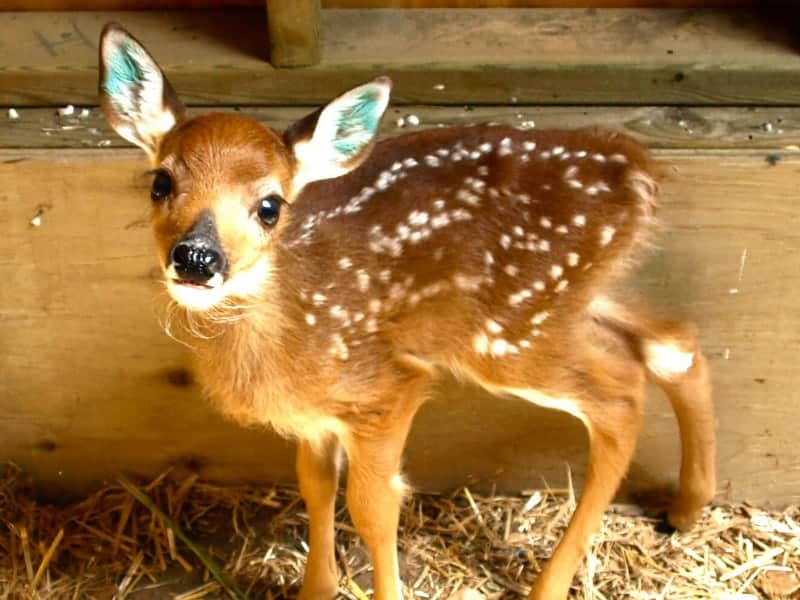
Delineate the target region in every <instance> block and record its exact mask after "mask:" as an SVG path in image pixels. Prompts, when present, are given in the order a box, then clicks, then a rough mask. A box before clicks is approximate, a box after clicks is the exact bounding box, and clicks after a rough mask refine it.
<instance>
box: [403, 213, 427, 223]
mask: <svg viewBox="0 0 800 600" xmlns="http://www.w3.org/2000/svg"><path fill="white" fill-rule="evenodd" d="M427 222H428V213H426V212H422V211H419V210H412V211H411V212H410V213H409V215H408V223H409V224H410V225H416V226H422V225H425V223H427Z"/></svg>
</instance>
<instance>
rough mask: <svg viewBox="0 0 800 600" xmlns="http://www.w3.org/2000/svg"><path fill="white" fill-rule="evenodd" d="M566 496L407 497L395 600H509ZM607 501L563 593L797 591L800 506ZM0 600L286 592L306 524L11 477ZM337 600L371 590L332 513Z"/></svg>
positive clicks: (742, 599)
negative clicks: (692, 512)
mask: <svg viewBox="0 0 800 600" xmlns="http://www.w3.org/2000/svg"><path fill="white" fill-rule="evenodd" d="M574 503H575V493H574V491H573V490H572V489H565V490H552V489H551V490H539V491H530V492H526V493H524V494H521V495H519V496H499V495H490V496H486V497H481V496H478V495H476V494H473V493H471V492H470V491H469V490H468V489H466V488H461V489H459V490H457V491H455V492H453V493H452V494H450V495H414V496H412V497H411V498H410V499H409V500H408V501H407V502H406V504H405V510H404V512H403V516H402V523H401V535H400V552H401V571H402V573H403V580H404V583H405V585H406V595H407V597H415V598H430V599H434V598H450V597H453V596H455V597H458V598H462V599H466V598H470V599H472V598H477V599H479V598H484V597H486V598H516V597H519V596H520V595H522V594H524V593H525V592H526V590H527V589H528V587H529V585H530V583H531V581H532V580H533V579H534V578H535V576H536V573H537V572H538V571H539V569H540V568H541V565H542V563H543V561H544V560H546V558H547V556H548V555H549V554H550V552H551V551H552V548H553V545H554V543H555V542H556V541H557V539H558V538H559V536H560V534H561V531H562V530H563V527H564V525H565V523H566V521H567V520H568V518H569V516H570V514H571V512H572V510H573V508H574ZM657 525H658V519H657V518H650V517H647V516H645V515H644V514H643V512H642V511H641V510H640V509H638V508H637V507H635V506H631V505H615V506H613V507H612V510H611V511H610V512H609V513H608V514H607V516H606V518H605V521H604V525H603V530H602V532H601V533H600V534H599V535H598V536H596V538H595V540H594V542H593V544H592V548H591V552H590V555H589V557H588V560H587V561H586V563H585V566H584V567H583V568H582V570H581V571H580V572H579V574H578V576H577V577H576V579H575V584H574V586H573V597H575V598H582V599H588V598H597V599H609V600H611V599H623V598H635V599H642V600H644V599H657V598H658V599H662V598H666V599H681V598H715V599H726V600H749V599H756V598H798V597H800V508H799V507H792V508H788V509H786V510H784V511H781V512H776V511H772V512H768V511H764V510H760V509H758V508H757V507H754V506H749V505H746V504H716V505H714V506H712V507H710V508H709V509H708V510H707V511H706V512H705V514H704V516H703V518H702V520H701V522H700V523H698V524H697V526H696V527H695V528H694V529H693V530H692V531H690V532H687V533H680V534H678V533H676V534H671V535H667V534H663V533H659V532H658V531H657V527H656V526H657ZM0 526H1V527H0V598H14V599H16V598H41V599H48V600H49V599H52V600H59V599H61V598H64V599H66V598H70V599H77V598H87V599H98V600H99V599H112V598H113V599H115V600H122V599H123V598H136V599H140V600H141V599H148V600H149V599H156V598H176V599H180V600H190V599H201V598H225V597H232V598H274V599H281V598H293V597H295V595H296V592H297V590H298V586H299V582H300V580H301V577H302V572H303V565H304V562H305V555H306V553H307V546H306V543H305V535H306V526H307V517H306V514H305V513H304V512H303V505H302V502H301V500H300V498H299V496H298V494H297V492H296V490H295V489H293V488H289V487H273V488H269V489H254V488H245V487H239V488H230V487H226V488H222V487H217V486H213V485H208V484H206V483H203V482H201V481H199V480H198V478H197V477H196V476H190V477H188V478H185V479H183V480H181V481H175V480H174V479H172V478H170V477H169V474H168V473H165V474H163V475H162V476H161V477H159V478H157V479H156V480H155V481H152V482H149V483H147V484H145V485H142V486H135V485H134V484H133V483H131V482H129V481H127V480H124V479H122V480H120V482H119V483H118V484H116V485H111V486H108V487H106V488H104V489H102V490H99V491H98V492H96V493H95V494H94V495H92V496H90V497H88V498H86V499H84V500H82V501H80V502H77V503H72V504H69V505H65V506H54V505H47V504H38V503H37V502H35V501H34V500H32V499H31V495H30V488H29V486H28V485H26V484H25V482H24V478H23V477H22V475H21V474H20V473H19V471H18V470H17V469H15V468H11V467H9V468H8V469H7V470H6V474H5V476H4V477H3V479H2V483H1V484H0ZM337 549H338V559H339V560H338V561H339V567H340V571H341V574H342V577H341V581H340V588H339V591H340V595H341V596H342V597H346V598H351V599H356V600H363V599H364V598H369V597H370V596H371V589H370V586H371V573H370V567H369V563H368V557H367V554H366V551H365V550H364V547H363V546H362V544H361V542H360V540H359V539H358V536H357V535H356V534H355V532H354V530H353V528H352V526H351V525H350V524H349V521H348V517H347V512H346V509H345V508H344V507H343V506H341V508H340V510H339V513H338V518H337Z"/></svg>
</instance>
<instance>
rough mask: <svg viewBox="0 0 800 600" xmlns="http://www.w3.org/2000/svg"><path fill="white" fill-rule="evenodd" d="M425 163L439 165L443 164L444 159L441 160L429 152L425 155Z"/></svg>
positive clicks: (432, 165) (433, 165)
mask: <svg viewBox="0 0 800 600" xmlns="http://www.w3.org/2000/svg"><path fill="white" fill-rule="evenodd" d="M424 160H425V164H426V165H428V166H429V167H438V166H440V165H441V164H442V161H441V160H439V158H438V157H436V156H434V155H433V154H427V155H426V156H425V159H424Z"/></svg>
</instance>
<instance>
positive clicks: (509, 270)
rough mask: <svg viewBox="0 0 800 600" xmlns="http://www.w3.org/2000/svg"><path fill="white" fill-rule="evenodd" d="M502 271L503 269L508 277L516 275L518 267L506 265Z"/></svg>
mask: <svg viewBox="0 0 800 600" xmlns="http://www.w3.org/2000/svg"><path fill="white" fill-rule="evenodd" d="M503 271H505V273H506V275H508V276H509V277H516V276H517V274H518V273H519V267H517V266H516V265H506V266H505V268H504V269H503Z"/></svg>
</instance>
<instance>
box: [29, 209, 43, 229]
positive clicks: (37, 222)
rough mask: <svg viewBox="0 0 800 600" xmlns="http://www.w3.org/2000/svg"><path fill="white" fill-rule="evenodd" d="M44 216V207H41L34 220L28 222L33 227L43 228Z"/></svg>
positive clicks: (37, 210)
mask: <svg viewBox="0 0 800 600" xmlns="http://www.w3.org/2000/svg"><path fill="white" fill-rule="evenodd" d="M43 215H44V207H42V206H40V207H39V208H37V209H36V214H35V215H33V218H32V219H31V220H30V221H28V222H29V223H30V225H31V227H41V226H42V216H43Z"/></svg>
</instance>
